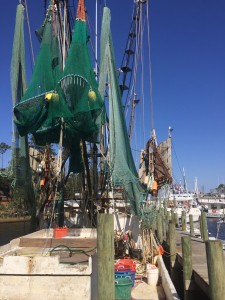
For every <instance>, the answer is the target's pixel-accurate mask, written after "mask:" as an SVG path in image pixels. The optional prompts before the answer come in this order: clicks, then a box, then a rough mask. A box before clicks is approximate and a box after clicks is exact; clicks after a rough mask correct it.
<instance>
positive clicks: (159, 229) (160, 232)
mask: <svg viewBox="0 0 225 300" xmlns="http://www.w3.org/2000/svg"><path fill="white" fill-rule="evenodd" d="M157 238H158V240H159V241H160V243H162V242H163V223H162V216H161V214H157Z"/></svg>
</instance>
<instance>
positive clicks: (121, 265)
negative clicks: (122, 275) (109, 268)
mask: <svg viewBox="0 0 225 300" xmlns="http://www.w3.org/2000/svg"><path fill="white" fill-rule="evenodd" d="M114 268H115V270H117V271H122V270H129V269H130V270H131V271H132V272H136V262H135V260H133V259H131V258H129V257H124V259H119V260H118V261H117V263H116V264H115V266H114Z"/></svg>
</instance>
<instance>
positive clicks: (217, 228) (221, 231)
mask: <svg viewBox="0 0 225 300" xmlns="http://www.w3.org/2000/svg"><path fill="white" fill-rule="evenodd" d="M218 221H219V219H218V218H207V225H208V232H209V237H215V238H216V237H217V238H218V239H220V240H223V241H225V223H218Z"/></svg>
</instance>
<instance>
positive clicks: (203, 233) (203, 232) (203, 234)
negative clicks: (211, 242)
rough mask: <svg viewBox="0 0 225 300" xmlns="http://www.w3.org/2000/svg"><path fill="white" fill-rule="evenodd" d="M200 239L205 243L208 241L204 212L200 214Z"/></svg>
mask: <svg viewBox="0 0 225 300" xmlns="http://www.w3.org/2000/svg"><path fill="white" fill-rule="evenodd" d="M200 220H201V226H200V228H201V238H202V239H203V241H204V242H205V241H207V240H208V239H209V236H208V228H207V219H206V212H205V211H202V212H201V218H200Z"/></svg>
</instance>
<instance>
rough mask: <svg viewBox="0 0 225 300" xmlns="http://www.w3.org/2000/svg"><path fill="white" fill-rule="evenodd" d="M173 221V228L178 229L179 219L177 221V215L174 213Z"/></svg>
mask: <svg viewBox="0 0 225 300" xmlns="http://www.w3.org/2000/svg"><path fill="white" fill-rule="evenodd" d="M174 220H175V226H176V227H177V228H178V227H179V219H178V213H176V212H175V213H174Z"/></svg>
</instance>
